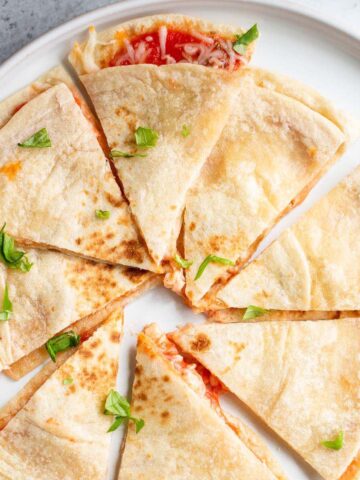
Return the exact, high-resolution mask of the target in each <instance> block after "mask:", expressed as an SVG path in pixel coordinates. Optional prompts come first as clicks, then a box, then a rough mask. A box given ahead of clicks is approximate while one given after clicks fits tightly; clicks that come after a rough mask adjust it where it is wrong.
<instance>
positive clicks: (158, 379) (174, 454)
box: [119, 333, 284, 480]
mask: <svg viewBox="0 0 360 480" xmlns="http://www.w3.org/2000/svg"><path fill="white" fill-rule="evenodd" d="M159 402H160V403H159ZM132 414H133V415H134V416H138V417H141V418H142V419H144V421H145V426H144V428H143V429H142V430H141V432H139V433H138V434H136V433H135V429H134V427H133V425H129V427H128V432H127V437H126V441H125V447H124V451H123V456H122V462H121V467H120V473H119V480H133V479H134V480H135V479H139V478H141V479H142V480H147V479H149V480H150V479H154V478H156V479H157V480H165V479H169V478H171V479H173V480H190V479H194V480H195V479H196V480H197V479H199V478H201V479H202V480H206V479H214V478H216V479H217V480H221V479H227V480H228V479H234V480H235V479H236V480H238V479H240V478H244V479H245V478H246V480H259V479H262V480H265V479H275V478H284V477H283V476H281V475H278V474H277V473H273V472H272V471H271V470H270V468H271V467H269V466H268V465H269V463H270V464H271V462H269V463H267V460H266V459H264V461H262V460H261V458H260V456H261V455H262V454H263V453H262V452H263V450H264V448H266V447H264V446H263V445H262V443H261V442H260V445H259V444H258V441H257V440H254V437H253V435H254V434H253V433H251V434H250V435H249V432H248V431H247V430H246V429H243V432H242V434H240V437H239V436H238V435H237V433H235V431H234V430H233V429H232V428H230V427H229V425H228V424H227V423H226V421H225V419H224V418H222V417H221V416H220V415H219V414H218V413H216V411H215V410H214V409H213V408H212V407H211V406H210V402H209V401H208V400H206V399H205V397H201V396H200V395H199V394H198V393H197V392H196V391H195V390H194V389H193V388H192V387H190V386H189V384H188V383H187V382H186V381H185V380H184V378H183V377H182V376H181V374H180V373H179V372H178V371H176V370H175V369H174V367H173V366H172V365H171V363H170V362H169V360H167V359H166V357H165V356H164V355H163V354H162V353H161V351H160V349H159V347H158V346H157V344H156V342H155V340H154V338H153V337H152V336H150V335H149V334H148V333H145V334H144V333H141V334H140V335H139V339H138V349H137V358H136V375H135V381H134V386H133V394H132ZM246 437H247V438H248V441H249V442H250V443H252V445H253V448H254V450H255V452H253V451H252V450H251V448H250V447H249V448H248V447H247V445H246V444H245V443H244V442H243V440H242V438H243V439H245V438H246ZM250 438H252V440H249V439H250ZM244 441H245V440H244ZM257 444H258V445H257ZM256 445H257V446H256ZM266 452H267V449H266ZM267 455H269V454H268V452H267V454H266V455H265V458H266V457H267Z"/></svg>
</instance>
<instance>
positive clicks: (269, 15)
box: [0, 0, 360, 480]
mask: <svg viewBox="0 0 360 480" xmlns="http://www.w3.org/2000/svg"><path fill="white" fill-rule="evenodd" d="M276 3H280V2H278V1H276V2H275V1H271V0H268V1H266V0H265V2H264V3H260V2H252V1H250V2H237V1H235V0H233V1H221V0H215V1H212V0H204V1H179V0H178V1H176V2H175V1H173V2H169V1H162V0H159V1H156V2H154V1H150V0H135V1H134V0H132V1H131V2H130V1H124V2H122V3H119V4H116V5H111V6H109V7H106V8H103V9H100V10H96V11H94V12H91V13H89V14H87V15H83V16H82V17H79V18H77V19H75V20H73V21H71V22H69V23H67V24H65V25H62V26H61V27H59V28H57V29H55V30H53V31H51V32H49V33H48V34H46V35H44V36H43V37H41V38H39V39H38V40H36V41H35V42H33V43H31V44H30V45H28V46H27V47H26V48H24V49H22V50H21V51H20V52H18V53H17V54H16V55H14V56H13V57H12V58H11V59H9V60H8V61H7V62H5V63H4V64H3V65H2V66H1V67H0V92H1V97H2V98H5V97H6V96H7V95H9V94H11V93H13V92H14V91H16V90H17V89H19V88H21V87H23V86H25V85H26V84H27V83H29V82H31V81H32V80H34V79H35V78H36V77H37V76H38V75H40V74H41V73H43V72H44V71H46V70H47V69H49V68H51V67H53V66H54V65H56V64H58V63H59V62H65V63H66V64H67V62H66V56H67V54H68V51H69V49H70V46H71V45H72V43H73V41H74V40H75V39H78V38H79V37H81V35H82V34H83V32H84V31H85V29H86V27H87V26H88V25H90V24H94V25H96V26H97V28H98V29H99V30H100V29H103V28H106V27H108V26H109V25H113V24H115V23H117V22H120V21H124V20H127V19H129V18H133V17H138V16H144V15H149V14H154V13H161V12H179V13H185V14H188V15H197V16H200V17H204V18H208V19H210V20H213V21H216V22H224V23H230V24H234V25H241V26H244V27H249V26H251V25H252V24H253V23H255V22H257V23H258V24H259V27H260V31H261V39H260V41H259V42H258V45H257V52H256V55H255V58H254V60H253V63H254V64H256V65H260V66H263V67H266V68H269V69H271V70H274V71H278V72H282V73H286V74H288V75H290V76H293V77H295V78H297V79H299V80H302V81H304V82H306V83H308V84H309V85H312V86H313V87H315V88H317V89H318V90H319V91H320V92H322V93H323V94H324V95H325V96H327V97H329V98H331V99H332V100H333V101H334V103H335V104H337V105H338V106H340V107H342V108H344V109H345V110H347V111H349V112H351V113H353V114H354V115H357V116H358V117H359V118H360V88H359V80H360V39H359V38H356V37H353V36H351V35H349V34H347V33H346V32H345V31H342V30H340V29H338V28H337V27H336V26H335V23H334V22H333V21H332V20H330V19H327V22H326V23H325V22H324V21H322V20H318V19H316V18H315V17H314V16H310V13H313V12H309V11H308V12H307V13H308V16H306V15H304V8H302V12H303V13H301V12H300V11H299V7H295V6H292V7H291V9H290V7H289V9H285V8H282V7H279V6H276ZM359 161H360V145H359V144H357V145H354V146H353V147H352V148H351V149H349V151H348V152H347V154H346V155H345V157H344V158H343V159H341V160H340V162H338V164H337V165H336V166H335V167H334V168H333V169H332V170H331V172H329V174H328V175H327V176H326V177H325V178H323V180H322V181H321V182H320V183H319V184H318V185H317V187H316V188H315V189H314V190H313V191H312V193H311V194H310V196H309V197H308V199H307V200H306V201H305V202H304V204H303V205H302V206H301V207H300V208H298V209H297V211H296V212H293V213H292V214H291V215H289V216H288V217H287V218H286V219H285V220H284V221H283V222H282V223H281V225H280V227H278V228H277V229H275V231H274V233H273V234H272V236H274V235H277V234H278V232H279V230H280V229H281V228H284V226H287V225H289V224H290V223H292V222H293V221H294V220H295V218H296V217H297V216H298V215H299V214H300V212H301V211H304V210H305V209H308V208H309V206H310V205H311V204H312V203H313V202H314V200H315V199H316V198H319V197H320V196H321V195H323V194H324V192H326V191H327V190H329V189H330V188H331V187H332V186H333V185H334V184H335V183H337V182H338V181H339V179H340V178H342V177H343V176H344V175H345V174H346V173H347V172H349V171H350V170H351V169H352V168H353V167H354V165H356V164H357V163H359ZM269 238H271V237H269ZM266 243H267V242H266ZM125 319H126V322H125V331H126V333H125V338H124V340H123V342H122V345H121V354H120V355H121V356H120V375H119V389H120V391H121V392H123V393H125V394H127V393H128V392H130V389H131V381H132V372H133V366H134V354H135V343H136V333H137V332H138V331H139V330H140V329H141V328H142V327H143V326H144V325H145V324H147V323H150V322H153V321H155V322H158V323H159V324H160V326H161V327H162V328H163V329H164V330H172V329H174V328H175V327H176V326H177V325H182V324H184V323H185V322H189V321H192V322H199V321H203V317H202V316H200V315H194V314H193V313H192V312H191V311H190V310H189V309H187V308H186V307H185V306H184V305H183V304H182V302H181V301H180V300H179V299H178V298H176V297H175V295H173V294H172V293H170V292H168V291H165V290H164V289H160V288H158V289H156V290H154V291H151V292H149V293H147V294H145V295H144V296H142V297H141V298H140V299H138V300H137V301H135V302H134V303H132V304H131V305H130V306H128V307H127V308H126V314H125ZM315 348H316V346H315ZM28 378H29V376H28ZM28 378H27V379H23V380H22V381H20V382H17V383H14V382H12V381H10V380H9V379H7V378H6V377H5V376H4V375H0V405H3V404H5V402H6V401H8V400H9V399H10V398H11V397H12V396H13V395H14V394H15V393H16V392H17V391H18V390H19V389H20V388H21V386H22V385H23V384H24V383H25V382H26V380H28ZM223 404H224V406H225V408H226V409H230V410H231V411H232V412H233V413H234V414H237V415H239V416H241V417H242V418H244V419H245V420H246V421H248V422H249V423H250V424H252V425H253V426H254V428H255V429H257V430H258V431H259V432H261V434H263V436H264V437H265V439H266V440H267V441H268V443H269V445H270V447H271V448H272V450H273V452H274V454H275V456H276V457H278V458H279V460H280V463H281V464H282V465H283V467H284V470H285V472H286V473H287V474H288V478H289V479H291V480H305V479H312V480H315V479H319V478H320V477H319V476H318V475H317V474H316V473H315V472H314V471H313V470H312V468H310V467H309V466H308V465H307V464H305V463H304V462H303V461H302V460H301V459H300V458H299V457H298V456H297V455H296V454H295V453H294V452H292V451H291V450H290V449H288V448H287V447H286V446H285V444H284V443H283V442H282V441H281V440H279V438H278V437H277V436H276V435H274V434H272V433H271V432H270V431H269V430H268V429H267V428H266V427H265V426H264V425H263V424H262V423H261V422H259V421H257V420H256V419H255V418H254V416H253V415H252V414H251V413H249V412H248V411H247V410H246V409H245V408H244V407H242V406H241V404H240V402H239V401H237V400H236V399H234V398H228V399H226V400H224V401H223ZM121 435H122V432H118V433H116V434H114V435H113V444H112V458H111V466H110V474H109V479H111V478H116V473H115V472H116V469H117V467H118V465H117V464H118V453H119V445H120V441H121ZM84 480H85V479H84Z"/></svg>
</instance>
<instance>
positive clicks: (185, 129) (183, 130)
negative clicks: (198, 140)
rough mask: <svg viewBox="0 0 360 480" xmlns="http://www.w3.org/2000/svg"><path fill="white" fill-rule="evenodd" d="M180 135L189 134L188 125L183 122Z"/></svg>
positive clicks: (185, 135)
mask: <svg viewBox="0 0 360 480" xmlns="http://www.w3.org/2000/svg"><path fill="white" fill-rule="evenodd" d="M181 135H182V136H183V137H188V136H189V135H190V127H188V126H187V125H185V124H184V125H183V126H182V130H181Z"/></svg>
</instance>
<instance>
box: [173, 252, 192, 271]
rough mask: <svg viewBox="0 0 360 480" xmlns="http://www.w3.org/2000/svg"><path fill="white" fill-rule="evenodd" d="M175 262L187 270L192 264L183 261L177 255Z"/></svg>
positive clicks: (188, 261) (190, 261)
mask: <svg viewBox="0 0 360 480" xmlns="http://www.w3.org/2000/svg"><path fill="white" fill-rule="evenodd" d="M175 262H176V263H177V264H178V265H180V267H182V268H189V267H190V266H191V265H192V264H193V263H194V262H193V261H192V260H185V258H182V257H180V255H178V254H176V255H175Z"/></svg>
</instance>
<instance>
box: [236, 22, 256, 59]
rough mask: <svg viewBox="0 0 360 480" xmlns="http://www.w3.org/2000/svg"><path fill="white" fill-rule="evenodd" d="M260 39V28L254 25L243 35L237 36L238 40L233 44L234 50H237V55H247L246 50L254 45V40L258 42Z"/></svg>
mask: <svg viewBox="0 0 360 480" xmlns="http://www.w3.org/2000/svg"><path fill="white" fill-rule="evenodd" d="M258 37H259V30H258V26H257V25H256V23H255V25H253V26H252V27H251V28H249V30H248V31H247V32H245V33H243V34H242V35H236V40H235V42H234V43H233V49H234V50H235V52H236V53H239V54H240V55H245V53H246V48H247V46H248V45H250V43H252V42H253V41H254V40H256V39H257V38H258Z"/></svg>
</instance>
